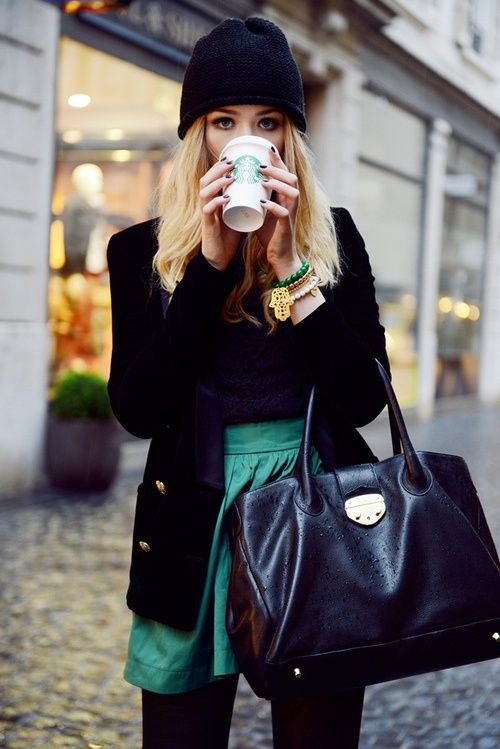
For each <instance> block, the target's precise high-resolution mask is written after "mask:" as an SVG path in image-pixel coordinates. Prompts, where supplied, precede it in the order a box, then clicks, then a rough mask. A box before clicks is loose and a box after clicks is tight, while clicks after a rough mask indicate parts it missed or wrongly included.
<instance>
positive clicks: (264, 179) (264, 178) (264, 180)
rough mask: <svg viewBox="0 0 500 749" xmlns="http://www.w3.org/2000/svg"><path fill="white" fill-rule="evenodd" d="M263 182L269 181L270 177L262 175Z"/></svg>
mask: <svg viewBox="0 0 500 749" xmlns="http://www.w3.org/2000/svg"><path fill="white" fill-rule="evenodd" d="M261 182H269V177H262V180H261Z"/></svg>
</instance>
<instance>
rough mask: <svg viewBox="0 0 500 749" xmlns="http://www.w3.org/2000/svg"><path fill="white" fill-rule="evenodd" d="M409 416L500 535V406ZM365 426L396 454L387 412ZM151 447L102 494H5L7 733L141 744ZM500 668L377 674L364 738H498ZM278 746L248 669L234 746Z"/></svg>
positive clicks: (1, 666) (129, 454)
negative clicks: (142, 495)
mask: <svg viewBox="0 0 500 749" xmlns="http://www.w3.org/2000/svg"><path fill="white" fill-rule="evenodd" d="M409 430H410V434H411V435H412V436H413V440H414V444H415V447H416V448H418V449H423V448H424V447H425V449H429V450H436V451H445V452H450V453H456V454H460V455H463V456H464V457H465V459H466V460H467V462H468V465H469V468H470V471H471V474H472V477H473V480H474V482H475V484H476V486H477V488H478V491H479V496H480V497H481V499H482V502H483V506H484V509H485V512H486V516H487V518H488V521H489V524H490V527H491V530H492V533H493V535H494V537H495V539H496V541H497V543H498V544H500V501H499V498H498V455H499V447H500V408H486V407H483V408H470V407H468V408H466V409H465V410H463V411H461V412H447V413H442V414H440V415H438V416H437V417H435V418H434V419H433V420H432V421H430V422H427V423H420V424H419V423H412V422H410V423H409ZM363 432H364V433H365V435H367V438H368V440H369V441H370V443H371V444H372V446H373V447H374V449H375V452H376V453H377V454H378V455H379V457H386V456H387V455H388V454H389V436H388V432H387V429H386V426H385V422H384V419H383V418H382V419H380V421H377V422H376V423H375V424H373V425H370V426H369V427H367V428H365V429H364V430H363ZM146 447H147V444H146V443H143V442H140V441H130V442H127V443H125V444H124V448H123V463H122V470H121V473H120V476H119V480H118V481H117V482H116V484H115V485H114V487H113V488H112V490H110V492H108V493H106V494H104V495H97V494H96V495H93V496H65V495H63V494H62V493H57V492H52V491H49V490H39V491H37V492H34V493H32V494H30V495H26V496H15V497H7V498H5V499H4V500H0V544H1V549H2V556H1V562H2V563H1V567H0V582H1V588H2V607H1V612H0V684H1V687H0V746H3V747H7V748H8V749H41V748H42V747H43V749H51V748H52V747H54V748H56V747H60V748H66V747H67V748H68V749H70V747H81V748H82V749H85V748H86V749H99V747H102V749H140V746H141V738H140V737H141V724H140V718H141V716H140V692H139V690H138V689H137V688H135V687H132V686H130V685H128V684H127V683H126V682H124V681H123V679H122V675H121V674H122V669H123V662H124V658H125V652H126V646H127V636H128V627H129V620H130V613H129V611H128V609H127V608H126V606H125V602H124V593H125V590H126V586H127V576H128V562H129V544H130V535H131V529H132V513H133V505H134V499H135V487H136V485H137V483H138V482H139V480H140V471H141V468H142V465H143V462H144V458H145V449H146ZM499 654H500V653H499ZM499 675H500V662H499V661H498V660H497V661H489V662H487V663H481V664H475V665H472V666H466V667H461V668H457V669H451V670H448V671H444V672H439V673H433V674H427V675H424V676H419V677H414V678H409V679H404V680H401V681H398V682H391V683H388V684H383V685H377V686H374V687H369V688H368V689H367V691H366V701H365V711H364V717H363V724H362V736H361V742H360V749H369V748H371V747H374V748H375V749H450V748H453V749H498V747H500V683H499V681H500V680H499ZM271 746H272V743H271V736H270V719H269V706H268V703H266V702H265V701H263V700H257V699H256V698H255V697H254V696H253V695H252V693H251V692H250V690H249V688H248V686H247V685H246V684H245V683H244V681H243V679H240V687H239V691H238V698H237V703H236V707H235V712H234V719H233V728H232V733H231V743H230V747H231V749H247V748H248V749H250V747H252V749H270V747H271ZM311 749H314V748H313V747H311Z"/></svg>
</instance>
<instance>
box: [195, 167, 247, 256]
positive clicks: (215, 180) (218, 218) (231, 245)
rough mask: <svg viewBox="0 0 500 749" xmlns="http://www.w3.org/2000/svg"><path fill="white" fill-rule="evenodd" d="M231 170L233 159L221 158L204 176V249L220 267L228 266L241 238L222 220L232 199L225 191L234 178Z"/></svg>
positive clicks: (202, 212) (202, 231)
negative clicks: (225, 208)
mask: <svg viewBox="0 0 500 749" xmlns="http://www.w3.org/2000/svg"><path fill="white" fill-rule="evenodd" d="M231 169H232V161H229V162H228V161H217V162H216V163H215V164H214V165H213V166H211V167H210V169H209V170H208V172H207V173H206V174H204V175H203V177H202V178H201V179H200V203H201V251H202V253H203V255H204V256H205V257H206V259H207V260H208V262H209V263H210V264H211V265H213V266H214V268H217V269H218V270H225V269H226V268H227V266H228V265H229V263H230V262H231V260H232V259H233V257H234V256H235V254H236V250H237V249H238V245H239V242H240V237H241V234H240V232H238V231H234V229H230V228H229V227H228V226H226V224H225V223H224V222H223V220H222V210H221V209H222V206H224V205H225V204H226V203H227V202H228V201H229V198H228V197H225V195H226V192H225V191H226V188H227V187H228V185H230V184H231V183H232V182H233V179H234V178H233V176H232V175H231ZM221 191H222V195H220V194H219V193H220V192H221Z"/></svg>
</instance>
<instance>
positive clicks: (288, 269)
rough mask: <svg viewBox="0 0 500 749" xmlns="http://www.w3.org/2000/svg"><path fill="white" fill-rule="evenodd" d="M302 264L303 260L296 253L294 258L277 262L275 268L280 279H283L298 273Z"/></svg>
mask: <svg viewBox="0 0 500 749" xmlns="http://www.w3.org/2000/svg"><path fill="white" fill-rule="evenodd" d="M301 265H302V261H301V259H300V258H299V256H298V255H296V256H295V257H294V258H292V260H288V261H282V262H280V263H275V264H274V266H273V270H274V273H275V276H276V278H277V279H278V281H283V280H284V279H285V278H289V276H291V275H293V274H294V273H296V272H297V271H298V270H299V268H300V267H301Z"/></svg>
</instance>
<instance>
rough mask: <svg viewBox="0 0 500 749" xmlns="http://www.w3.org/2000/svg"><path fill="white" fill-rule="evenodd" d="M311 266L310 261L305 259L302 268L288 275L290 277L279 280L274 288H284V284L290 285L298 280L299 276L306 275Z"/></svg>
mask: <svg viewBox="0 0 500 749" xmlns="http://www.w3.org/2000/svg"><path fill="white" fill-rule="evenodd" d="M310 267H311V266H310V265H309V261H308V260H303V261H302V264H301V266H300V268H299V269H298V270H296V271H295V273H292V275H291V276H288V278H284V279H283V281H277V282H276V283H275V284H274V288H275V289H282V288H283V287H284V286H290V284H292V283H295V281H298V280H299V278H302V276H305V274H306V273H307V271H308V270H309V268H310Z"/></svg>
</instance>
